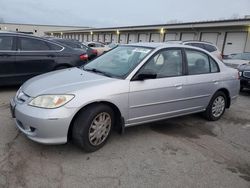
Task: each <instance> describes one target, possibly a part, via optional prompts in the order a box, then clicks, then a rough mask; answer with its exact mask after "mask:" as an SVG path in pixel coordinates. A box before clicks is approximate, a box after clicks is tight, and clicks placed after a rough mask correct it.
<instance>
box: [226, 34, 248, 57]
mask: <svg viewBox="0 0 250 188" xmlns="http://www.w3.org/2000/svg"><path fill="white" fill-rule="evenodd" d="M246 41H247V33H246V32H228V33H227V37H226V42H225V46H224V55H228V54H233V53H241V52H244V49H245V45H246Z"/></svg>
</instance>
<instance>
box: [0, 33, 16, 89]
mask: <svg viewBox="0 0 250 188" xmlns="http://www.w3.org/2000/svg"><path fill="white" fill-rule="evenodd" d="M15 39H16V38H15V37H14V36H8V35H0V85H3V84H7V83H8V84H10V83H15V82H16V78H15V77H16V70H17V69H16V67H15V60H16V57H15V55H16V45H15V44H16V40H15Z"/></svg>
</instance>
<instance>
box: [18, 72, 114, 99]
mask: <svg viewBox="0 0 250 188" xmlns="http://www.w3.org/2000/svg"><path fill="white" fill-rule="evenodd" d="M113 80H115V79H113V78H109V77H105V76H102V75H99V74H95V73H91V72H86V71H83V70H82V69H79V68H69V69H64V70H59V71H54V72H50V73H46V74H43V75H40V76H36V77H34V78H32V79H30V80H28V81H27V82H25V83H24V84H23V85H22V86H21V88H22V89H21V90H22V91H23V92H24V93H25V94H27V95H29V96H31V97H36V96H38V95H43V94H65V93H73V92H74V91H77V90H80V89H84V88H88V87H93V86H97V85H99V84H104V83H108V82H111V81H113Z"/></svg>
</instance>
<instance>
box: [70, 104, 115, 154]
mask: <svg viewBox="0 0 250 188" xmlns="http://www.w3.org/2000/svg"><path fill="white" fill-rule="evenodd" d="M113 124H114V112H113V110H112V109H111V108H110V107H109V106H107V105H104V104H100V105H91V106H89V107H87V108H86V109H83V110H82V111H81V112H80V113H79V115H78V116H77V118H76V120H75V121H74V124H73V130H72V137H73V140H74V142H75V143H76V144H77V145H78V146H80V147H81V148H82V149H83V150H85V151H87V152H93V151H96V150H98V149H100V148H101V147H103V146H104V145H105V143H106V141H107V139H108V137H109V135H110V132H111V129H112V126H113Z"/></svg>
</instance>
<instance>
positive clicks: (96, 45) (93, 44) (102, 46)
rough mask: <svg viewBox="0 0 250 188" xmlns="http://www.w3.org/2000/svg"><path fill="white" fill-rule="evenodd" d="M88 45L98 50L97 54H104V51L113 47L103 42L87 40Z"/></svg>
mask: <svg viewBox="0 0 250 188" xmlns="http://www.w3.org/2000/svg"><path fill="white" fill-rule="evenodd" d="M86 44H87V46H88V47H90V48H92V49H95V50H97V55H98V56H99V55H102V54H103V53H105V52H107V51H109V50H110V49H111V48H110V47H109V46H107V45H105V44H103V43H101V42H87V43H86Z"/></svg>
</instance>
